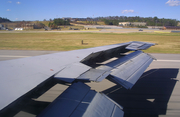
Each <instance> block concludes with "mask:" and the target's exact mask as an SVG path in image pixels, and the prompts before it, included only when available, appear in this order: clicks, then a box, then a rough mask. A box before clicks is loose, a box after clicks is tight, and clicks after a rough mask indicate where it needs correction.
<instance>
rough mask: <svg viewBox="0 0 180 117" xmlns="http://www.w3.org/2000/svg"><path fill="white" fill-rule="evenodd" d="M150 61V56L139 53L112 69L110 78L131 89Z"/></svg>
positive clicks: (151, 59)
mask: <svg viewBox="0 0 180 117" xmlns="http://www.w3.org/2000/svg"><path fill="white" fill-rule="evenodd" d="M152 61H153V58H152V57H151V56H149V55H148V54H145V53H141V54H139V55H138V56H136V57H134V58H132V59H130V60H128V61H127V62H125V63H123V64H122V65H120V66H118V67H117V68H116V69H114V70H113V71H112V73H111V74H110V75H111V76H110V78H111V79H112V80H114V81H115V82H117V83H118V84H121V85H122V86H124V87H125V88H126V89H131V88H132V86H133V85H134V84H135V83H136V81H137V80H138V79H139V78H140V76H141V75H142V74H143V72H144V71H145V70H146V68H147V67H148V66H149V65H150V63H151V62H152Z"/></svg>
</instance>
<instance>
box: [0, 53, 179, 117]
mask: <svg viewBox="0 0 180 117" xmlns="http://www.w3.org/2000/svg"><path fill="white" fill-rule="evenodd" d="M55 52H57V51H25V50H22V51H19V50H0V61H3V60H10V59H18V58H24V57H30V56H37V55H43V54H50V53H55ZM150 55H152V56H154V57H155V58H156V59H157V60H154V61H153V62H152V64H151V65H150V66H149V67H148V69H147V70H146V71H145V73H144V74H143V75H142V77H141V78H140V79H139V80H138V82H137V83H136V84H135V85H134V87H133V88H132V89H131V90H126V89H124V88H123V87H121V86H119V85H116V84H114V83H112V82H110V81H108V80H106V79H105V80H103V81H102V82H100V83H95V82H92V83H87V84H88V85H89V86H90V87H91V88H92V89H93V90H96V91H98V92H102V93H105V94H106V95H107V96H109V97H110V98H111V99H113V100H114V101H116V102H117V103H119V104H120V105H121V106H123V107H124V109H123V110H124V112H125V114H124V117H179V115H180V91H179V90H180V83H179V80H180V73H179V69H180V54H150ZM67 87H68V86H66V85H62V84H57V85H55V86H54V87H52V88H51V89H50V90H48V91H47V92H46V93H45V94H43V95H42V96H40V97H39V98H37V99H32V101H31V102H30V103H28V104H27V106H26V107H25V108H23V109H22V110H21V111H20V112H18V113H17V114H16V115H15V117H24V116H26V117H35V116H36V115H37V113H39V111H40V110H42V109H44V108H45V107H46V106H47V105H48V104H49V103H50V102H52V101H53V100H54V99H55V98H56V97H57V96H58V95H60V94H61V93H62V92H63V91H64V90H65V89H66V88H67Z"/></svg>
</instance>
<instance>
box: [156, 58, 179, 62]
mask: <svg viewBox="0 0 180 117" xmlns="http://www.w3.org/2000/svg"><path fill="white" fill-rule="evenodd" d="M154 61H158V62H180V60H160V59H157V60H154Z"/></svg>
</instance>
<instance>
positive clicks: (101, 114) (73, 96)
mask: <svg viewBox="0 0 180 117" xmlns="http://www.w3.org/2000/svg"><path fill="white" fill-rule="evenodd" d="M122 109H123V108H122V107H121V106H120V105H118V104H117V103H116V102H114V101H113V100H111V99H110V98H108V97H107V96H106V95H104V94H102V93H98V92H96V91H94V90H91V89H90V87H89V86H87V85H86V84H84V83H81V82H77V83H73V84H72V85H71V86H70V87H68V89H66V90H65V91H64V92H63V93H62V94H61V95H60V96H59V97H57V98H56V99H55V101H53V102H52V103H51V104H50V105H49V106H48V107H47V108H46V109H45V110H43V112H41V113H40V114H39V115H38V116H37V117H50V116H51V117H59V116H62V117H123V115H124V112H123V111H122Z"/></svg>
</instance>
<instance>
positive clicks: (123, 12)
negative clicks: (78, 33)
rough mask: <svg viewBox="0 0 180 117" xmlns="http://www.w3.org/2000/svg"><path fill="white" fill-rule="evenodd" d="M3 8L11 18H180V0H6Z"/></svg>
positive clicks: (32, 19) (2, 13) (19, 19)
mask: <svg viewBox="0 0 180 117" xmlns="http://www.w3.org/2000/svg"><path fill="white" fill-rule="evenodd" d="M0 11H1V12H0V17H2V18H7V19H9V20H11V21H23V20H24V21H37V20H38V21H43V20H44V19H46V20H49V19H54V18H63V17H71V18H87V17H90V18H96V17H108V16H127V17H136V16H139V17H143V18H148V17H158V18H159V19H162V18H165V19H175V20H178V21H180V16H179V15H178V14H179V12H178V11H180V0H158V1H155V0H147V1H143V0H127V1H119V0H112V1H108V0H104V1H101V0H99V1H96V0H92V1H87V0H84V1H82V0H77V1H73V0H68V1H67V0H61V1H59V0H53V1H52V0H51V1H50V0H45V1H44V0H38V1H36V0H26V1H23V0H5V1H3V2H2V3H1V7H0Z"/></svg>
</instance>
